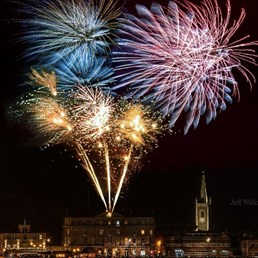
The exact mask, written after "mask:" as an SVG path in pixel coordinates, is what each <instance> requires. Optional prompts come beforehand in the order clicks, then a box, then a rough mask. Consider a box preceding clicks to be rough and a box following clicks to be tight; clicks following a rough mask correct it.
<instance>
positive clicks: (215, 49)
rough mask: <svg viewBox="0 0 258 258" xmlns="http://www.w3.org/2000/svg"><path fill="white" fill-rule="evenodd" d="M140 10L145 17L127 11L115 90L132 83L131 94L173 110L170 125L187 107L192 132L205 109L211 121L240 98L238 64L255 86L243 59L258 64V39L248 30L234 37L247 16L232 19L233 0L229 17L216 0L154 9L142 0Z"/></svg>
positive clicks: (165, 111)
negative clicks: (238, 36)
mask: <svg viewBox="0 0 258 258" xmlns="http://www.w3.org/2000/svg"><path fill="white" fill-rule="evenodd" d="M136 10H137V12H138V16H139V17H140V18H138V17H136V16H134V15H131V14H127V13H126V14H125V15H124V16H125V21H124V24H123V25H122V27H121V29H120V35H121V37H122V38H121V40H120V42H119V45H120V47H121V50H119V51H117V52H115V54H114V56H115V57H114V63H115V64H116V65H117V66H116V67H115V70H116V71H117V75H116V79H118V83H117V85H116V86H114V87H113V90H114V91H119V90H120V89H126V90H128V92H127V93H126V94H125V97H127V98H130V97H133V98H135V99H141V100H142V101H143V102H149V101H152V102H154V104H155V105H156V108H159V109H160V110H162V112H163V114H165V115H170V127H173V125H174V124H175V122H176V121H177V120H178V118H179V116H180V115H181V114H182V113H183V111H185V112H187V119H186V126H185V133H187V132H188V130H189V128H190V126H191V125H193V126H194V128H196V127H197V126H198V124H199V120H200V117H201V116H202V115H205V117H206V123H209V122H210V121H211V120H212V119H215V118H216V115H217V110H219V111H220V110H224V109H225V108H226V104H227V102H229V103H231V102H232V97H238V98H239V89H238V84H237V82H236V80H235V78H234V75H233V73H232V70H233V69H235V70H238V71H239V72H240V73H241V74H242V75H243V76H244V78H245V79H246V80H247V83H248V84H250V86H252V80H253V81H255V78H254V75H253V74H252V73H251V71H250V70H249V69H248V68H247V67H245V66H244V64H243V63H244V62H246V63H250V64H253V65H257V64H256V62H255V58H256V57H257V55H256V54H255V51H254V50H253V49H251V47H253V46H257V45H258V41H251V42H247V41H246V39H247V38H248V36H246V37H242V38H240V39H238V40H235V41H233V42H230V39H231V37H232V36H233V35H234V34H235V32H236V31H237V30H238V28H239V26H240V25H241V24H242V22H243V20H244V18H245V11H244V10H243V9H241V13H240V16H239V18H238V20H236V21H234V22H233V23H232V24H230V16H231V5H230V1H229V0H228V1H227V2H226V15H225V18H224V17H223V12H222V10H221V8H220V7H219V6H218V3H217V1H216V0H203V1H202V4H201V5H200V6H196V5H194V4H193V3H191V2H188V1H187V0H186V1H184V2H183V3H179V2H173V1H170V2H169V4H168V7H167V8H163V7H162V6H161V5H159V4H157V3H153V4H152V6H151V7H150V10H149V9H148V8H146V7H145V6H143V5H136ZM207 17H209V19H207Z"/></svg>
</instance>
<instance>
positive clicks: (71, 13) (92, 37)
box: [20, 0, 121, 63]
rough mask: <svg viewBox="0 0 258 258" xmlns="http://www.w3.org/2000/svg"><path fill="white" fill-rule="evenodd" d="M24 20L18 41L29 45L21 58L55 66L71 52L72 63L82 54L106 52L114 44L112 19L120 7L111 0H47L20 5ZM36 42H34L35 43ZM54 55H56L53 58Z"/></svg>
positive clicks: (117, 14) (113, 23)
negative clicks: (59, 59) (21, 33)
mask: <svg viewBox="0 0 258 258" xmlns="http://www.w3.org/2000/svg"><path fill="white" fill-rule="evenodd" d="M21 4H22V5H23V6H24V7H25V10H24V11H23V12H24V13H25V14H27V16H28V17H27V18H25V19H23V20H20V22H21V23H22V24H24V25H26V29H24V31H23V34H24V35H23V36H22V37H21V40H22V41H23V42H25V43H30V44H31V47H29V48H28V49H27V50H26V53H25V56H26V57H27V58H29V59H35V58H37V57H40V61H41V62H42V61H45V60H46V61H47V62H48V63H56V62H57V61H58V56H59V57H61V56H62V57H65V56H67V55H69V54H70V53H73V57H74V59H73V60H71V62H76V61H77V60H79V59H80V58H81V56H82V55H87V54H88V53H91V55H92V56H94V55H95V54H96V53H101V54H102V53H106V52H108V51H109V50H108V49H109V47H110V45H113V44H115V38H116V37H117V36H116V34H115V30H116V29H117V27H118V26H119V23H118V21H117V20H116V19H117V18H118V17H119V15H120V14H121V8H120V7H117V6H116V5H117V3H116V1H112V0H98V1H96V3H95V1H93V0H86V1H85V0H71V1H61V0H48V1H30V2H29V4H24V3H21ZM35 39H36V41H35ZM57 54H58V55H57Z"/></svg>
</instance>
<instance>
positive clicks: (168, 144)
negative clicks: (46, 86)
mask: <svg viewBox="0 0 258 258" xmlns="http://www.w3.org/2000/svg"><path fill="white" fill-rule="evenodd" d="M163 2H164V1H163ZM222 2H223V1H222ZM142 3H148V4H149V2H148V1H142ZM1 5H3V8H1V10H2V12H3V14H2V16H3V17H4V18H5V19H6V18H7V17H8V15H11V14H13V12H14V10H12V11H11V10H10V9H8V8H9V7H10V6H9V4H8V3H7V2H4V3H1ZM232 5H233V8H234V13H235V12H236V13H238V11H239V9H240V7H241V6H242V5H243V7H245V8H246V12H247V16H246V21H245V22H244V24H243V26H242V27H241V32H245V30H246V31H248V34H250V35H251V37H252V38H253V39H258V33H257V30H256V29H255V24H256V22H257V14H256V11H255V10H256V8H254V7H255V5H256V3H253V1H251V0H246V1H240V0H239V1H237V4H236V3H235V2H234V3H232ZM237 5H238V6H237ZM238 7H239V8H238ZM130 8H131V7H130ZM5 11H6V13H4V12H5ZM2 29H3V35H4V37H3V41H2V42H1V44H3V46H2V48H1V56H2V58H1V59H2V60H1V75H2V78H3V82H4V83H3V89H2V92H1V96H0V98H1V121H2V123H1V134H0V142H1V147H0V148H1V149H0V164H1V180H0V181H1V183H0V196H2V203H1V208H0V211H1V212H0V230H1V231H3V230H6V229H8V228H12V227H16V225H17V224H18V223H19V222H20V221H23V219H24V218H26V219H27V220H28V222H30V224H32V227H34V226H35V227H39V228H43V229H44V228H45V229H46V230H47V231H48V230H49V231H55V230H57V231H58V230H60V227H61V225H62V219H63V217H64V216H66V215H69V216H87V215H89V216H92V215H96V214H98V213H101V212H104V206H103V205H102V204H101V202H100V199H99V197H98V196H97V194H96V192H95V190H94V188H93V186H92V185H91V183H90V182H89V178H88V176H87V174H86V173H85V172H84V171H83V169H82V168H81V167H80V164H79V163H78V161H77V160H76V159H73V158H72V157H71V156H73V155H74V154H73V153H72V152H71V151H70V150H69V149H65V148H63V146H55V147H53V148H48V149H46V150H41V149H39V148H38V147H33V146H29V145H28V144H27V135H26V134H25V133H24V130H23V128H19V129H17V128H14V127H10V126H9V125H8V119H7V118H6V108H7V106H8V105H9V104H10V103H12V102H13V101H14V100H15V97H16V94H17V92H18V89H17V86H18V85H19V84H20V83H22V79H23V78H24V74H23V65H24V63H23V62H22V61H21V60H19V58H18V56H19V54H20V52H21V50H22V49H21V46H20V45H17V43H14V42H13V41H12V40H11V38H12V33H13V32H12V29H13V30H14V31H15V29H17V25H13V24H2ZM250 69H251V70H252V71H253V72H254V74H255V76H256V78H258V72H257V67H250ZM239 82H240V83H239V87H240V101H239V102H237V101H236V102H234V103H233V104H231V105H229V106H228V108H227V109H226V110H225V111H223V112H221V113H220V114H218V117H217V118H216V119H215V120H214V121H212V122H211V123H210V124H209V125H206V124H205V122H204V121H201V122H200V125H199V126H198V127H197V128H196V129H195V130H194V129H192V128H191V129H190V130H189V132H188V133H187V134H186V135H184V134H183V130H182V127H181V125H180V123H179V124H178V126H176V128H175V133H176V134H172V135H166V136H164V137H162V138H160V139H159V142H158V148H156V149H154V150H153V151H152V152H150V153H148V155H147V156H146V157H145V158H144V160H143V162H142V168H141V170H140V171H138V172H135V174H132V177H131V182H130V183H129V184H128V185H127V186H126V191H125V193H124V194H123V195H122V196H121V198H120V199H119V200H118V204H117V207H116V209H115V212H118V213H119V212H120V213H121V214H122V213H123V212H124V213H128V214H130V211H132V212H133V213H134V214H136V215H141V214H142V215H144V213H147V214H146V215H150V214H154V215H155V216H156V218H157V221H160V222H161V223H172V224H191V223H194V203H195V198H196V197H197V196H198V194H199V186H200V180H201V173H202V171H204V172H205V174H206V181H207V191H208V196H209V197H211V199H212V207H213V216H214V218H213V219H214V224H215V228H217V229H218V230H224V229H225V228H228V230H245V229H246V230H252V229H257V228H258V224H257V223H258V222H257V219H256V218H257V215H258V191H257V182H258V134H257V132H258V116H257V114H258V101H257V99H258V98H257V97H258V88H257V87H258V85H257V83H255V84H254V85H253V89H252V90H250V88H249V86H248V85H247V83H246V82H245V80H244V79H243V78H239ZM164 200H165V205H164ZM36 223H38V225H36Z"/></svg>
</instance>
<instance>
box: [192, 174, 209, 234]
mask: <svg viewBox="0 0 258 258" xmlns="http://www.w3.org/2000/svg"><path fill="white" fill-rule="evenodd" d="M210 205H211V199H208V196H207V190H206V181H205V175H204V173H203V174H202V182H201V190H200V197H199V198H198V199H197V198H196V202H195V224H196V227H197V228H196V230H197V231H209V229H210Z"/></svg>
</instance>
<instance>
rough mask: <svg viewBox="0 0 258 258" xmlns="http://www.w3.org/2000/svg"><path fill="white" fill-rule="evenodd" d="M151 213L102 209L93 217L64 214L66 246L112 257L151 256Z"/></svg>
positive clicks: (78, 250)
mask: <svg viewBox="0 0 258 258" xmlns="http://www.w3.org/2000/svg"><path fill="white" fill-rule="evenodd" d="M154 237H155V221H154V217H125V216H123V215H121V214H118V213H113V214H112V216H109V214H108V213H102V214H100V215H97V216H95V217H82V218H76V217H66V218H65V219H64V225H63V245H64V247H65V249H67V250H71V251H73V252H78V253H79V252H81V251H82V250H85V249H88V250H91V251H89V253H90V252H95V253H96V254H97V255H101V256H102V255H104V256H110V257H111V256H113V257H120V256H124V257H132V256H150V255H151V254H152V253H153V252H154V249H155V239H154Z"/></svg>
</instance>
